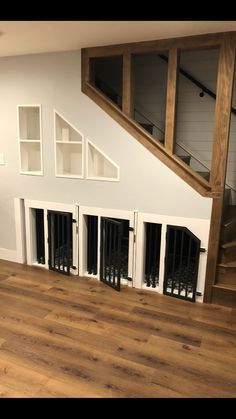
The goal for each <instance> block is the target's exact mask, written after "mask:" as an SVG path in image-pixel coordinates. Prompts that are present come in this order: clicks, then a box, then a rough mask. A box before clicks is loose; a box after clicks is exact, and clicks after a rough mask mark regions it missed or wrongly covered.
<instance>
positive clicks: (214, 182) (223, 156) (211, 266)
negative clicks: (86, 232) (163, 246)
mask: <svg viewBox="0 0 236 419" xmlns="http://www.w3.org/2000/svg"><path fill="white" fill-rule="evenodd" d="M235 54H236V44H235V40H234V37H233V36H231V34H226V35H225V36H224V40H223V42H222V45H221V48H220V58H219V69H218V79H217V94H216V108H215V127H214V144H213V152H212V167H211V177H210V184H211V187H212V191H213V192H218V193H219V198H218V199H214V200H213V207H212V215H211V226H210V236H209V245H208V259H207V270H206V282H205V293H204V302H211V299H212V286H213V285H214V283H215V279H216V273H217V262H218V253H219V243H220V232H221V224H222V216H223V204H224V189H225V181H226V167H227V156H228V142H229V132H230V118H231V106H232V95H233V81H234V68H235Z"/></svg>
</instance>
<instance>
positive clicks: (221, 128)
mask: <svg viewBox="0 0 236 419" xmlns="http://www.w3.org/2000/svg"><path fill="white" fill-rule="evenodd" d="M235 53H236V43H235V41H234V39H232V37H231V36H230V35H225V37H224V41H223V43H222V45H221V48H220V57H219V69H218V79H217V93H216V106H215V127H214V143H213V151H212V166H211V178H210V182H211V185H212V188H213V189H216V190H220V191H223V189H224V187H225V176H226V166H227V156H228V141H229V131H230V119H231V106H232V95H233V81H234V67H235Z"/></svg>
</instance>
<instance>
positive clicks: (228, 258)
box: [219, 240, 236, 264]
mask: <svg viewBox="0 0 236 419" xmlns="http://www.w3.org/2000/svg"><path fill="white" fill-rule="evenodd" d="M219 260H220V263H221V264H228V263H230V262H233V261H235V260H236V240H233V241H230V242H227V243H224V244H222V245H221V246H220V255H219Z"/></svg>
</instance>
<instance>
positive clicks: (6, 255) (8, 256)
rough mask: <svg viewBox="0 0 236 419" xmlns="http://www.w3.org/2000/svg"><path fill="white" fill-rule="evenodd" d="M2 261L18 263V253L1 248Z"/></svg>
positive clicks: (0, 256)
mask: <svg viewBox="0 0 236 419" xmlns="http://www.w3.org/2000/svg"><path fill="white" fill-rule="evenodd" d="M0 259H2V260H8V261H9V262H18V255H17V251H16V250H10V249H4V248H0Z"/></svg>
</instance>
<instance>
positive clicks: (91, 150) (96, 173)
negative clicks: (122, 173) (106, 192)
mask: <svg viewBox="0 0 236 419" xmlns="http://www.w3.org/2000/svg"><path fill="white" fill-rule="evenodd" d="M86 144H87V145H86V168H87V170H86V177H87V179H90V180H107V181H119V166H117V164H116V163H114V162H113V161H112V160H111V159H110V158H109V157H108V156H107V155H106V154H104V153H103V152H102V151H101V150H100V149H99V148H98V147H97V146H95V145H94V144H93V143H92V142H91V141H90V140H87V143H86Z"/></svg>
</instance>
